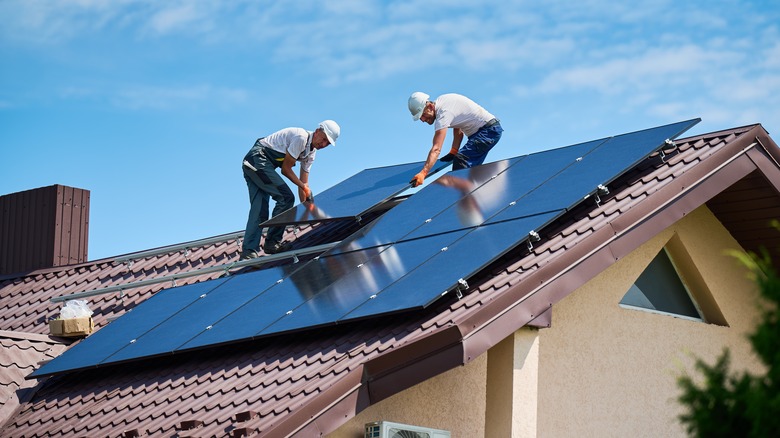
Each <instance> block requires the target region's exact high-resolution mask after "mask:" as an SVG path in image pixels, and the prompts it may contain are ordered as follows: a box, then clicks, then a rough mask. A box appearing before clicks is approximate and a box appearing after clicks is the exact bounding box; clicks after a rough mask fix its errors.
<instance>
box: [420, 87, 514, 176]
mask: <svg viewBox="0 0 780 438" xmlns="http://www.w3.org/2000/svg"><path fill="white" fill-rule="evenodd" d="M409 112H411V113H412V119H413V120H420V121H422V122H423V123H427V124H429V125H433V127H434V130H435V133H434V135H433V144H432V146H431V150H430V151H429V152H428V157H427V159H426V160H425V164H424V165H423V168H422V169H421V170H420V172H418V173H417V174H416V175H415V176H414V178H412V180H411V181H410V182H411V183H412V187H417V186H419V185H420V184H422V183H423V181H424V180H425V177H426V176H427V175H428V172H430V170H431V168H432V167H433V165H434V164H435V163H436V159H438V158H439V154H440V153H441V150H442V145H443V144H444V138H445V137H446V136H447V129H448V128H452V137H453V138H452V147H451V148H450V152H449V153H448V154H447V155H445V156H443V157H442V158H441V160H440V161H444V162H450V161H452V170H459V169H467V168H470V167H473V166H478V165H480V164H482V163H483V162H484V161H485V158H486V157H487V154H488V152H490V150H491V149H493V146H495V145H496V143H498V140H500V139H501V133H502V132H504V130H503V128H501V123H500V121H499V120H498V119H497V118H496V117H495V116H493V114H490V113H489V112H488V111H487V110H485V108H482V107H481V106H480V105H479V104H477V103H476V102H474V101H473V100H471V99H469V98H468V97H466V96H462V95H460V94H455V93H449V94H442V95H441V96H439V97H438V98H436V99H435V100H430V96H429V95H427V94H425V93H421V92H419V91H417V92H414V93H412V95H411V96H409ZM464 136H465V137H467V140H466V144H464V145H463V147H461V146H460V143H461V142H462V141H463V137H464Z"/></svg>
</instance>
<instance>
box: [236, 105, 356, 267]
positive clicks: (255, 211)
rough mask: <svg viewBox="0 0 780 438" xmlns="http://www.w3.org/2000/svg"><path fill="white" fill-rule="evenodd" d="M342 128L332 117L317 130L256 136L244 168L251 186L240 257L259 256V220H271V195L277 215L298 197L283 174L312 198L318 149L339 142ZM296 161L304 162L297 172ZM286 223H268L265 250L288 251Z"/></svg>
mask: <svg viewBox="0 0 780 438" xmlns="http://www.w3.org/2000/svg"><path fill="white" fill-rule="evenodd" d="M340 133H341V128H340V127H339V125H338V124H337V123H336V122H334V121H333V120H325V121H324V122H322V123H320V124H319V126H318V127H317V129H316V130H314V131H313V132H312V131H307V130H305V129H303V128H285V129H282V130H280V131H277V132H274V133H273V134H271V135H269V136H267V137H262V138H259V139H257V141H256V142H255V145H254V146H252V149H250V150H249V153H247V154H246V156H245V157H244V162H243V166H242V168H243V171H244V179H245V180H246V185H247V188H248V189H249V202H250V204H251V206H250V209H249V219H248V220H247V223H246V231H245V233H244V242H243V244H242V245H241V256H240V259H241V260H245V259H251V258H255V257H257V256H258V255H259V254H258V250H259V249H260V238H261V235H262V228H260V226H259V225H260V224H261V223H263V222H265V221H267V220H268V210H269V199H270V198H273V200H274V202H275V203H276V204H275V205H274V211H273V215H274V216H276V215H278V214H279V213H282V212H283V211H285V210H288V209H290V208H292V206H293V204H294V202H295V197H294V196H293V193H292V191H291V190H290V188H289V187H288V186H287V184H286V183H285V182H284V180H283V179H282V178H281V177H280V176H279V174H277V173H276V169H277V168H281V174H282V175H284V176H285V177H286V178H287V179H288V180H290V182H292V183H293V184H295V185H296V186H297V187H298V196H299V198H300V200H301V202H307V201H311V200H312V194H311V189H310V188H309V173H310V172H311V166H312V163H313V162H314V158H315V157H316V155H317V151H318V150H320V149H323V148H325V147H327V146H328V145H334V146H335V145H336V139H337V138H338V137H339V134H340ZM296 161H298V162H300V163H301V169H300V172H299V174H298V175H296V174H295V172H294V171H293V169H292V168H293V166H295V164H296ZM283 235H284V226H283V225H282V226H274V227H269V228H268V232H267V234H266V237H265V243H264V244H263V251H264V252H265V253H266V254H276V253H279V252H284V251H288V250H289V249H290V244H289V242H283V241H282V237H283Z"/></svg>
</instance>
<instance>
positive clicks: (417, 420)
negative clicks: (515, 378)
mask: <svg viewBox="0 0 780 438" xmlns="http://www.w3.org/2000/svg"><path fill="white" fill-rule="evenodd" d="M486 368H487V355H482V357H479V358H477V359H475V360H474V361H472V362H471V363H469V364H467V365H465V366H462V367H458V368H455V369H452V370H450V371H447V372H445V373H443V374H440V375H438V376H436V377H434V378H432V379H428V380H427V381H425V382H422V383H420V384H418V385H415V386H413V387H411V388H409V389H407V390H406V391H403V392H401V393H399V394H396V395H394V396H392V397H389V398H387V399H385V400H382V401H381V402H379V403H377V404H375V405H373V406H370V407H369V408H368V409H366V410H365V411H363V412H361V413H359V414H358V415H357V416H355V418H353V419H351V420H350V421H349V422H347V423H346V424H345V425H343V426H341V427H340V428H339V429H338V430H336V431H335V432H333V433H331V434H329V435H328V437H329V438H362V437H363V434H364V426H365V424H366V423H371V422H373V421H380V420H385V421H393V422H397V423H404V424H412V425H416V426H424V427H432V428H434V429H444V430H448V431H450V432H451V433H452V436H453V438H454V437H479V436H482V435H483V433H484V432H483V431H484V427H485V384H486V383H485V382H486V379H485V374H486Z"/></svg>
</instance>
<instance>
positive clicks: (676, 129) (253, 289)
mask: <svg viewBox="0 0 780 438" xmlns="http://www.w3.org/2000/svg"><path fill="white" fill-rule="evenodd" d="M697 122H698V119H695V120H689V121H684V122H679V123H675V124H671V125H665V126H660V127H657V128H652V129H648V130H644V131H638V132H634V133H629V134H624V135H620V136H616V137H608V138H604V139H600V140H595V141H591V142H586V143H580V144H576V145H572V146H568V147H564V148H559V149H553V150H549V151H545V152H540V153H535V154H530V155H525V156H520V157H516V158H512V159H508V160H502V161H498V162H494V163H489V164H485V165H482V166H477V167H474V168H471V169H463V170H458V171H453V172H449V173H447V174H446V175H444V176H442V177H440V178H439V179H437V180H436V181H434V182H433V183H431V184H429V185H428V186H426V187H424V188H423V189H422V190H420V191H419V192H418V193H416V194H415V195H413V196H411V197H410V198H409V199H407V200H405V201H404V202H402V203H400V204H399V205H398V206H396V207H394V208H393V209H391V210H389V211H388V212H387V213H385V214H384V215H383V216H381V217H380V218H378V219H376V220H375V221H374V222H371V223H370V224H368V225H366V226H365V227H363V228H362V229H361V230H359V231H358V232H356V233H355V234H353V235H352V236H350V237H348V238H347V239H345V240H343V241H342V242H341V243H340V244H339V245H337V246H335V247H334V248H332V249H330V250H328V251H327V252H325V253H324V254H322V255H321V256H320V257H318V258H316V259H314V260H311V261H308V262H306V263H300V264H291V265H284V266H279V267H273V268H269V269H265V270H261V271H255V272H251V273H246V274H240V275H235V276H233V277H227V278H220V279H217V280H212V281H206V282H202V283H198V284H193V285H188V286H181V287H177V288H172V289H168V290H164V291H161V292H158V293H157V294H156V295H155V296H153V297H152V298H149V299H148V300H146V301H145V302H143V303H141V304H140V305H138V306H137V307H136V308H134V309H133V310H132V311H131V312H128V313H127V314H126V315H124V316H122V317H121V318H119V319H117V320H115V321H113V322H111V323H110V324H108V325H106V326H105V327H103V328H102V329H100V330H98V331H97V332H96V333H94V334H93V335H91V336H90V337H89V338H87V339H86V340H84V341H83V342H81V343H79V344H77V345H75V346H73V347H72V348H70V349H69V350H67V351H66V352H65V353H64V354H62V355H61V356H60V357H58V358H56V359H54V360H53V361H51V362H49V363H48V364H45V365H44V366H43V367H41V368H40V369H39V370H37V371H35V372H34V373H33V374H32V375H31V377H40V376H44V375H51V374H56V373H60V372H66V371H73V370H78V369H85V368H90V367H97V366H102V365H107V364H111V363H120V362H125V361H130V360H136V359H139V358H143V357H153V356H159V355H166V354H172V353H176V352H182V351H187V350H193V349H200V348H206V347H209V346H213V345H222V344H228V343H233V342H239V341H246V340H251V339H256V338H259V337H264V336H270V335H274V334H279V333H286V332H291V331H297V330H304V329H311V328H314V327H322V326H327V325H333V324H338V323H343V322H346V321H350V320H355V319H360V318H366V317H373V316H376V315H384V314H388V313H392V312H398V311H408V310H411V309H420V308H424V307H427V306H428V305H430V304H431V303H433V302H434V301H436V300H437V299H439V298H440V297H442V296H444V295H446V294H447V293H449V292H451V291H452V290H453V289H455V288H456V287H457V286H458V282H459V280H461V279H468V278H469V277H470V276H472V275H473V274H475V273H477V272H478V271H479V270H481V269H482V268H483V267H485V266H486V265H488V264H489V263H491V262H493V261H495V260H497V259H498V258H499V257H501V256H502V255H503V254H505V253H506V252H508V251H510V250H511V249H513V248H514V247H516V246H517V245H519V244H522V243H523V242H525V241H526V240H527V239H528V238H529V232H531V231H533V230H539V229H541V228H543V227H544V226H545V225H546V224H548V223H550V222H551V221H553V220H555V218H557V217H558V216H559V215H560V214H562V213H563V212H565V211H566V210H568V209H570V208H572V207H574V206H575V205H577V204H578V203H579V202H580V201H581V200H583V199H584V198H587V197H588V196H589V195H592V194H593V193H594V192H595V191H596V190H597V187H598V186H599V185H603V184H608V183H609V182H610V181H612V180H613V179H614V178H616V177H618V176H619V175H620V173H622V172H623V171H625V170H627V169H629V168H631V167H633V166H634V165H635V164H636V163H638V162H639V161H641V160H642V159H644V158H646V157H647V156H648V155H649V154H651V153H653V152H655V151H656V150H658V149H659V148H660V147H661V146H662V145H663V144H664V141H665V140H666V139H672V138H675V137H677V136H678V135H680V134H681V133H682V132H685V131H686V130H687V129H689V128H690V127H691V126H693V125H694V124H696V123H697ZM414 166H418V167H414ZM419 166H421V163H412V164H410V165H404V166H399V167H397V168H396V170H397V171H395V172H387V174H388V176H387V178H386V179H385V180H383V181H381V182H379V183H377V184H375V185H374V186H373V187H376V188H378V192H377V193H381V195H380V196H374V199H375V201H376V200H380V201H382V200H384V199H386V198H383V196H385V194H386V193H387V190H386V189H385V188H388V187H394V186H398V185H400V184H402V182H403V183H408V180H409V179H411V175H407V173H408V172H411V171H415V170H417V169H419ZM390 174H392V175H390ZM407 177H408V178H407ZM360 178H363V177H360ZM368 180H370V181H374V179H371V178H368ZM375 182H376V181H375ZM350 186H351V187H352V188H353V190H354V191H356V192H361V191H362V192H361V193H359V194H357V195H354V196H353V195H351V194H350V192H349V190H347V188H348V187H343V188H341V189H339V191H334V192H333V196H332V197H326V199H327V202H324V203H323V206H324V207H323V208H331V207H332V208H333V210H332V211H336V210H337V209H338V208H341V207H333V206H331V205H330V203H331V202H333V203H336V204H339V203H342V202H346V201H345V199H364V200H365V199H368V198H369V197H370V196H369V195H367V194H366V192H365V189H366V186H362V187H361V186H359V185H357V184H354V185H353V184H350ZM380 187H381V188H380ZM324 193H325V192H324ZM336 193H338V195H336ZM380 198H381V199H380ZM316 201H317V203H318V204H319V203H322V202H323V199H321V198H320V199H317V200H316ZM367 204H368V201H366V202H364V203H363V205H361V206H360V207H358V209H364V208H365V205H367ZM369 208H370V207H369ZM353 211H354V210H353Z"/></svg>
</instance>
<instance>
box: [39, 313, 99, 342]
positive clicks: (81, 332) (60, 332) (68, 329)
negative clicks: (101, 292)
mask: <svg viewBox="0 0 780 438" xmlns="http://www.w3.org/2000/svg"><path fill="white" fill-rule="evenodd" d="M94 329H95V323H94V322H93V321H92V317H90V316H84V317H81V318H71V319H53V320H51V321H49V332H51V334H52V336H66V337H67V336H86V335H88V334H90V333H92V331H93V330H94Z"/></svg>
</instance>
